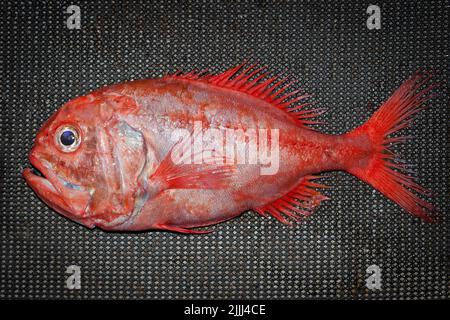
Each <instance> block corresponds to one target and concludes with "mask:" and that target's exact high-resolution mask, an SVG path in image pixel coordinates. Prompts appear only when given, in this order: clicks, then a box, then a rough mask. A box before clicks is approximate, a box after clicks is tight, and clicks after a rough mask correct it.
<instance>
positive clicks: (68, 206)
mask: <svg viewBox="0 0 450 320" xmlns="http://www.w3.org/2000/svg"><path fill="white" fill-rule="evenodd" d="M29 160H30V163H31V164H32V166H33V167H34V169H31V168H25V169H24V171H23V173H22V174H23V177H24V178H25V181H26V182H27V184H28V185H29V186H30V187H31V188H32V189H33V191H34V192H35V193H36V194H37V195H38V196H39V198H41V199H42V201H44V202H45V203H46V204H47V205H48V206H49V207H51V208H52V209H54V210H55V211H57V212H58V213H60V214H62V215H63V216H65V217H67V218H69V219H71V220H74V221H75V222H78V223H80V224H82V225H84V226H86V227H88V228H93V227H94V224H93V222H92V220H91V219H89V217H88V216H87V214H86V212H87V210H86V209H87V207H88V205H89V202H90V199H91V192H90V191H89V190H86V189H85V188H84V187H82V186H80V185H77V184H74V183H72V182H69V181H67V180H66V179H63V178H62V177H60V176H58V175H57V174H55V173H54V172H53V171H52V170H51V169H50V166H49V164H47V165H46V162H45V161H40V160H39V159H38V158H37V157H36V156H35V155H33V153H30V156H29ZM36 171H37V172H36Z"/></svg>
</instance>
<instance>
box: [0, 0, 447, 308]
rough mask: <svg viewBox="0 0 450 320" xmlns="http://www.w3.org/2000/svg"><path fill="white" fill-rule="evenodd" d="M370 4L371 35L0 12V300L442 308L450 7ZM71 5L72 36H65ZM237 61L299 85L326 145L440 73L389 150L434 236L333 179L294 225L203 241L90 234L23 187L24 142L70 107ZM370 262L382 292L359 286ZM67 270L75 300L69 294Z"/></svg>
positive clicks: (40, 7)
mask: <svg viewBox="0 0 450 320" xmlns="http://www.w3.org/2000/svg"><path fill="white" fill-rule="evenodd" d="M378 3H379V6H380V7H381V17H382V24H381V30H368V28H367V27H366V19H367V18H368V16H369V15H368V14H367V13H366V9H367V6H368V3H367V2H364V1H359V2H354V3H348V4H340V3H339V1H333V2H331V1H330V2H329V3H325V2H324V3H322V4H317V3H316V1H311V2H302V3H295V2H289V3H278V2H277V3H275V2H273V3H270V2H266V1H257V2H244V1H241V2H236V3H234V4H224V3H216V4H213V3H211V2H210V1H200V2H197V3H190V4H189V3H188V2H185V1H179V2H172V3H169V2H168V1H164V2H161V3H157V2H153V1H152V2H151V3H150V1H140V2H139V1H129V2H127V1H124V2H122V1H88V2H84V1H76V3H73V2H65V1H58V2H55V3H53V4H46V3H45V2H44V1H42V2H41V1H31V2H19V1H6V3H3V4H2V15H3V16H2V19H1V20H2V22H1V23H2V24H3V26H2V28H1V31H0V32H1V38H2V41H3V44H2V46H1V47H0V51H1V56H2V57H3V58H2V59H3V61H2V68H3V69H2V72H1V74H2V98H3V99H2V115H1V118H0V128H1V149H0V154H1V180H0V192H1V195H0V199H1V202H0V209H1V215H0V228H1V232H0V241H1V243H0V246H1V252H0V264H1V265H0V298H271V299H272V298H293V299H297V298H322V297H323V298H397V299H419V298H449V287H448V286H449V270H450V268H449V255H448V253H449V252H450V248H449V246H450V244H449V231H450V230H449V225H448V223H449V216H448V214H449V210H450V205H449V202H448V194H449V181H450V176H449V175H450V166H449V155H448V150H449V138H450V137H449V131H448V117H449V109H448V86H447V83H446V81H447V77H448V71H449V59H448V57H449V45H448V44H449V43H450V39H449V33H448V30H449V25H448V24H449V19H450V17H449V4H448V2H447V1H433V2H430V3H429V4H427V3H426V2H419V3H415V2H413V1H396V2H394V1H389V2H387V3H381V2H378ZM70 4H77V5H79V6H80V7H81V18H82V20H81V29H80V30H69V29H67V27H66V24H65V21H66V18H67V17H68V16H69V14H67V13H65V10H66V8H67V6H69V5H70ZM246 57H254V58H256V59H258V60H259V61H261V62H262V63H263V64H268V65H270V66H271V67H272V68H273V70H275V71H276V72H281V71H284V70H287V71H288V72H289V73H291V74H292V75H294V76H295V77H296V78H297V79H299V82H300V84H301V86H302V87H303V88H305V90H306V91H308V92H311V93H313V94H314V95H315V99H316V100H317V101H318V102H319V103H318V105H319V106H323V107H328V108H329V112H328V113H327V114H326V115H324V116H323V119H324V120H325V121H326V124H323V125H321V126H320V129H321V130H322V131H324V132H327V133H342V132H344V131H346V130H349V129H351V128H354V127H355V126H357V125H358V124H360V123H362V122H363V121H364V120H366V119H367V118H368V117H369V115H370V114H371V113H372V112H373V111H374V110H375V109H376V106H378V105H379V104H380V103H381V102H382V101H384V99H386V98H387V97H388V96H389V95H390V93H391V92H392V91H393V90H394V89H395V88H397V87H398V86H399V85H400V83H401V82H402V81H403V80H405V79H406V78H408V77H409V75H411V74H412V73H413V72H414V71H415V70H417V69H419V68H421V67H424V68H427V69H430V68H431V69H435V70H438V71H440V72H441V73H440V74H439V75H438V76H437V77H436V81H438V82H440V83H441V84H442V86H441V89H440V90H439V92H440V93H439V96H438V97H437V98H434V99H433V100H432V101H431V103H430V104H431V106H432V107H431V108H430V109H429V110H426V111H425V112H422V113H421V114H420V115H419V116H418V118H417V120H416V121H415V123H414V124H415V125H414V126H413V128H412V129H409V130H408V134H411V135H414V136H415V137H416V139H415V140H413V141H410V142H409V143H407V144H405V145H404V146H401V147H398V148H397V149H396V150H398V151H399V153H400V154H401V155H402V158H403V159H407V160H408V162H409V163H411V164H413V165H415V169H416V171H417V177H418V178H419V181H420V182H421V183H422V184H423V185H424V186H426V187H427V188H430V189H432V190H434V191H435V193H436V196H435V198H434V203H435V204H436V205H437V207H438V208H439V210H440V216H441V218H442V221H441V223H439V224H434V225H431V224H426V223H423V222H421V221H419V220H418V219H415V218H412V217H411V216H409V215H407V214H405V213H404V212H403V210H401V208H399V207H398V206H397V205H395V204H393V203H392V202H390V201H389V200H387V199H386V198H384V197H382V196H381V195H380V194H379V193H378V192H376V191H374V190H373V189H372V188H371V187H369V186H368V185H365V184H364V183H362V182H360V181H358V180H357V179H356V178H354V177H352V176H350V175H348V174H345V173H341V172H333V173H330V174H329V175H330V177H329V178H327V180H326V184H328V185H331V186H333V188H331V189H328V190H326V191H325V194H326V195H327V196H329V197H331V198H332V201H327V202H325V203H324V204H322V205H321V206H320V208H319V209H318V210H317V212H316V213H314V214H313V215H312V216H311V217H310V218H308V219H307V220H306V221H304V222H303V223H301V224H298V225H297V226H295V227H287V226H285V225H282V224H280V223H278V222H276V221H275V220H273V219H263V218H261V217H260V216H258V215H257V214H255V213H252V212H248V213H245V214H243V215H242V216H241V217H239V218H237V219H234V220H232V221H229V222H226V223H223V224H220V225H217V226H214V227H213V228H212V229H213V230H214V231H215V232H214V233H212V234H208V235H200V236H196V235H193V236H186V235H177V234H170V233H164V232H146V233H138V234H132V233H106V232H103V231H101V230H97V229H95V230H88V229H86V228H84V227H81V226H79V225H77V224H75V223H73V222H71V221H69V220H67V219H65V218H62V217H60V216H58V215H57V214H55V213H54V212H53V211H51V210H50V209H49V208H47V207H46V206H45V205H44V204H43V203H42V202H41V201H40V200H39V199H38V198H37V197H36V196H35V195H34V194H33V192H32V190H31V189H29V188H28V187H27V186H26V185H25V182H24V181H23V179H22V177H21V171H22V168H24V167H26V166H29V164H28V161H27V154H28V151H29V149H30V147H31V145H32V142H33V138H34V135H35V134H36V132H37V131H38V129H39V127H40V125H41V124H42V123H43V121H44V120H45V119H47V118H48V117H49V116H50V115H51V114H52V113H53V112H54V111H55V110H56V109H57V108H58V106H60V105H61V104H63V103H64V102H66V101H68V100H69V99H71V98H73V97H76V96H79V95H81V94H84V93H86V92H88V91H91V90H94V89H96V88H98V87H99V86H102V85H106V84H111V83H117V82H120V81H124V80H130V79H138V78H148V77H157V76H161V75H163V73H165V72H166V71H170V70H171V71H173V70H175V69H184V70H189V69H192V68H205V67H211V68H212V70H214V71H220V70H224V69H225V68H227V67H229V66H232V65H234V64H236V63H239V62H241V61H242V60H243V59H244V58H246ZM369 102H370V103H371V104H370V105H369V104H368V103H369ZM324 182H325V181H324ZM373 264H375V265H378V266H379V267H380V268H381V270H382V273H381V280H382V287H381V289H380V290H369V289H368V288H366V286H365V279H366V278H367V277H368V275H366V268H367V267H368V266H370V265H373ZM70 265H77V266H79V267H80V268H81V289H80V290H69V289H67V288H66V278H67V277H68V274H66V273H65V271H66V268H67V267H68V266H70Z"/></svg>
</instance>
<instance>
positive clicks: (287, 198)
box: [253, 176, 329, 224]
mask: <svg viewBox="0 0 450 320" xmlns="http://www.w3.org/2000/svg"><path fill="white" fill-rule="evenodd" d="M319 178H322V177H320V176H305V177H303V179H302V181H300V183H299V184H298V185H297V186H296V187H295V188H294V189H293V190H291V191H290V192H288V193H287V194H285V195H284V196H282V197H281V198H279V199H277V200H275V201H273V202H271V203H269V204H267V205H265V206H262V207H258V208H255V209H253V210H255V211H256V212H258V213H259V214H261V215H262V216H265V217H267V213H269V214H270V215H271V216H273V217H274V218H276V219H277V220H278V221H281V222H282V223H285V224H291V222H290V221H289V220H288V219H286V218H285V217H284V216H287V217H288V218H291V219H293V220H295V221H299V220H300V219H301V218H304V217H307V216H309V215H310V214H311V213H312V212H313V210H314V208H316V207H317V206H319V205H320V203H321V202H322V201H324V200H329V198H328V197H326V196H324V195H322V194H320V193H319V192H318V191H316V190H314V189H313V188H326V187H327V186H325V185H322V184H318V183H315V182H312V180H315V179H319ZM283 215H284V216H283Z"/></svg>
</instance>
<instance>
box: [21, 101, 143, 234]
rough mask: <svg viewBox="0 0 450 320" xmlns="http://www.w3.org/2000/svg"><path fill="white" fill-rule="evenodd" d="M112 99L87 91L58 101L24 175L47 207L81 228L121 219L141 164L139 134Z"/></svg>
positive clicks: (130, 205)
mask: <svg viewBox="0 0 450 320" xmlns="http://www.w3.org/2000/svg"><path fill="white" fill-rule="evenodd" d="M116 107H117V104H114V103H110V102H108V99H104V98H101V99H98V98H95V97H94V96H92V95H88V96H84V97H80V98H76V99H74V100H72V101H70V102H68V103H67V104H65V105H63V106H62V107H61V108H60V109H59V110H58V111H57V112H56V113H55V114H54V115H53V116H51V117H50V118H49V120H47V122H46V123H44V125H43V126H42V128H41V129H40V130H39V132H38V134H37V135H36V138H35V142H34V145H33V147H32V149H31V151H30V153H29V161H30V163H31V164H32V165H33V167H34V168H35V169H37V170H38V171H39V172H40V175H39V174H37V173H35V170H32V169H29V168H27V169H25V170H24V172H23V176H24V178H25V180H26V182H27V183H28V184H29V186H30V187H31V188H32V189H33V190H34V191H35V193H36V194H37V195H38V196H39V197H40V198H41V199H42V200H43V201H44V202H45V203H46V204H47V205H48V206H49V207H51V208H52V209H54V210H55V211H57V212H58V213H60V214H62V215H63V216H65V217H67V218H69V219H71V220H73V221H76V222H78V223H80V224H82V225H84V226H86V227H89V228H93V227H94V226H96V225H97V226H106V227H107V226H110V225H114V224H117V223H121V222H123V220H124V219H125V218H126V217H128V216H129V215H131V213H132V211H133V209H134V196H135V195H136V194H137V193H138V192H139V186H140V182H139V181H138V180H139V179H138V178H139V175H140V173H141V171H142V170H143V167H144V166H145V144H144V139H143V136H142V134H141V133H140V132H139V131H138V130H135V129H133V128H132V127H130V126H129V125H128V124H127V123H126V122H124V121H121V120H119V119H118V117H119V115H120V114H121V113H120V111H121V110H118V109H117V108H116Z"/></svg>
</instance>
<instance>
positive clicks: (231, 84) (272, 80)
mask: <svg viewBox="0 0 450 320" xmlns="http://www.w3.org/2000/svg"><path fill="white" fill-rule="evenodd" d="M165 78H176V79H184V80H192V81H199V82H205V83H209V84H211V85H215V86H218V87H223V88H228V89H231V90H236V91H239V92H242V93H246V94H248V95H251V96H253V97H255V98H258V99H261V100H263V101H266V102H268V103H270V104H272V105H273V106H274V107H276V108H278V109H282V110H284V111H286V112H287V113H289V114H290V115H291V117H292V119H293V120H294V121H296V123H297V124H298V125H299V126H301V127H305V128H308V127H307V126H306V125H308V124H316V123H321V122H320V121H311V120H308V119H310V118H314V117H316V116H318V115H320V114H322V113H323V112H325V109H313V110H311V111H309V112H307V113H299V112H297V111H298V110H299V109H301V108H304V107H305V106H307V105H309V103H303V104H300V105H297V103H298V102H299V101H302V100H304V99H306V98H309V97H310V95H308V94H303V95H298V94H299V93H300V89H296V90H293V91H291V92H288V93H286V90H287V89H288V88H290V87H291V86H292V85H293V83H295V82H296V81H294V80H291V79H290V78H289V77H286V76H283V75H282V74H280V75H275V76H271V77H269V72H268V71H267V67H265V66H264V67H259V65H258V64H257V63H253V64H248V63H247V62H244V63H242V64H240V65H238V66H235V67H233V68H231V69H229V70H226V71H224V72H222V73H220V74H217V75H213V74H210V73H208V70H197V69H195V70H192V71H190V72H187V73H182V72H181V71H177V72H175V73H174V74H172V75H168V76H165ZM309 129H311V128H309Z"/></svg>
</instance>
